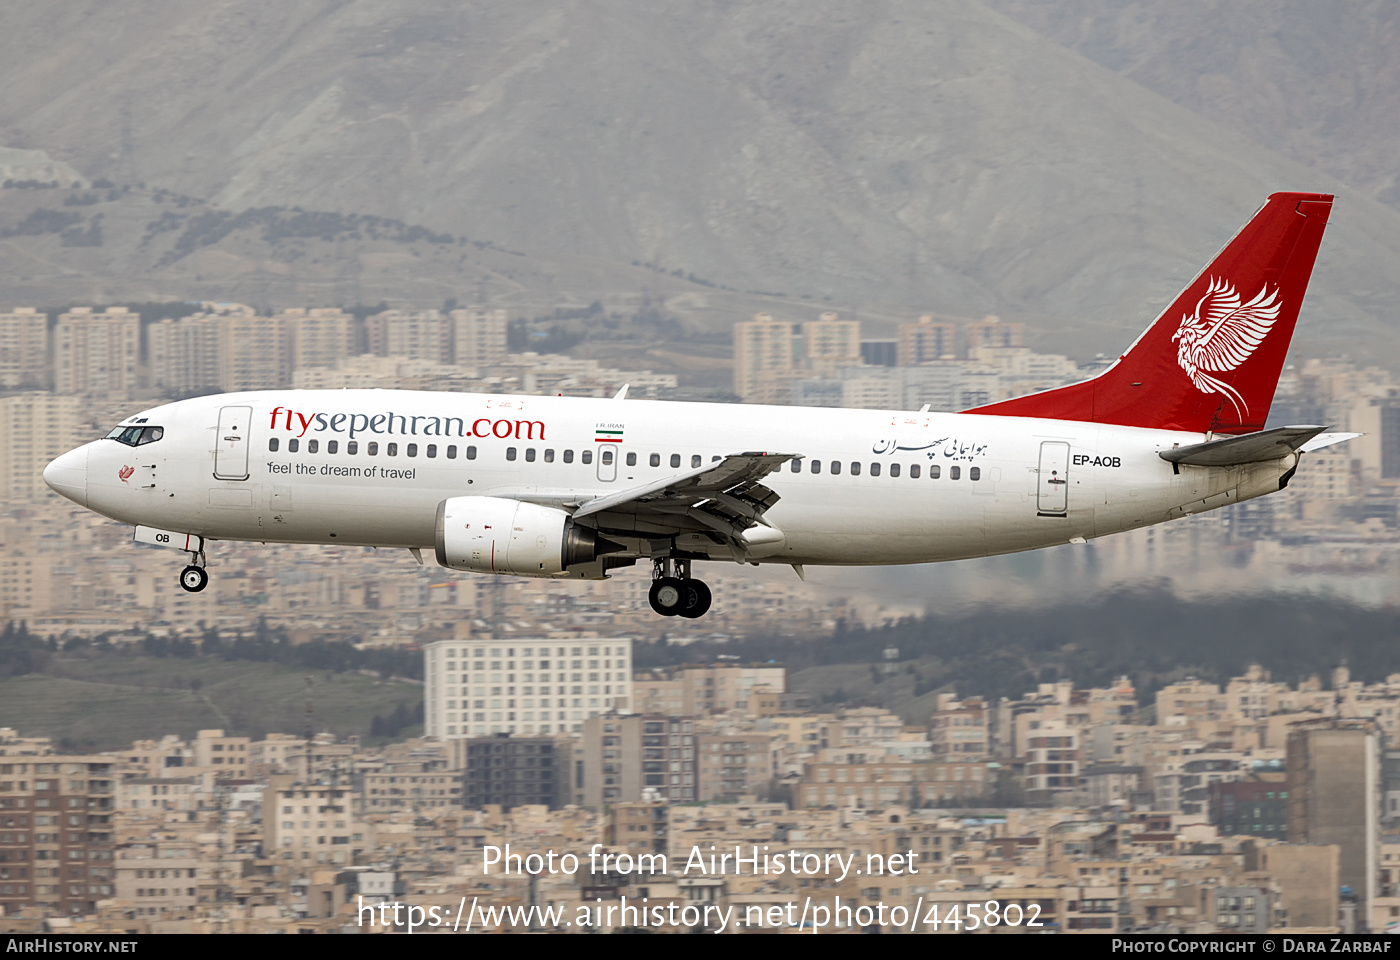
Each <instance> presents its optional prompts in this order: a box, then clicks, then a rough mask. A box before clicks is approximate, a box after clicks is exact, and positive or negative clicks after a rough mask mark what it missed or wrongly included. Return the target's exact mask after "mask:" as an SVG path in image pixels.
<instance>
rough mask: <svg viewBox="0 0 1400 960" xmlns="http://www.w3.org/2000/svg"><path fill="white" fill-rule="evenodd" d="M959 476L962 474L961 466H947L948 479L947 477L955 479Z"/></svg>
mask: <svg viewBox="0 0 1400 960" xmlns="http://www.w3.org/2000/svg"><path fill="white" fill-rule="evenodd" d="M961 476H962V467H949V468H948V479H949V480H956V479H958V478H959V477H961Z"/></svg>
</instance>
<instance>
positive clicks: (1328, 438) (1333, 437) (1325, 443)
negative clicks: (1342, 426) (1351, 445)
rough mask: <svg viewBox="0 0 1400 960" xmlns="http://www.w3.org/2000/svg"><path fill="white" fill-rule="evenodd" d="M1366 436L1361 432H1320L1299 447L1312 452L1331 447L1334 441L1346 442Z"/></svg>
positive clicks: (1305, 451) (1306, 451)
mask: <svg viewBox="0 0 1400 960" xmlns="http://www.w3.org/2000/svg"><path fill="white" fill-rule="evenodd" d="M1360 436H1364V434H1360V433H1319V434H1318V435H1317V436H1315V437H1313V438H1312V439H1311V440H1309V441H1308V442H1307V443H1305V444H1303V445H1302V446H1301V447H1299V448H1298V449H1299V450H1301V451H1303V452H1304V453H1312V452H1313V451H1314V450H1321V449H1322V448H1323V447H1330V446H1332V444H1334V443H1346V442H1347V441H1348V440H1355V439H1356V438H1357V437H1360Z"/></svg>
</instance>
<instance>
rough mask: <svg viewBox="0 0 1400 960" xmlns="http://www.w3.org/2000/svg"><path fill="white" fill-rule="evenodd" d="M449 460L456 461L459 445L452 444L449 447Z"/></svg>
mask: <svg viewBox="0 0 1400 960" xmlns="http://www.w3.org/2000/svg"><path fill="white" fill-rule="evenodd" d="M447 459H449V460H456V459H457V444H455V443H450V444H448V445H447Z"/></svg>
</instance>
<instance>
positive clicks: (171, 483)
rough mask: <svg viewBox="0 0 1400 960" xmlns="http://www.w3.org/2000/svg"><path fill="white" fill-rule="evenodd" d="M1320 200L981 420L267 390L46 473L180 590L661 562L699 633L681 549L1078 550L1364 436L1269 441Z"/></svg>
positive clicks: (203, 404) (535, 573) (142, 426)
mask: <svg viewBox="0 0 1400 960" xmlns="http://www.w3.org/2000/svg"><path fill="white" fill-rule="evenodd" d="M1331 204H1332V198H1331V197H1330V196H1326V195H1320V194H1302V193H1280V194H1275V195H1274V196H1272V197H1270V198H1269V201H1268V202H1267V203H1266V204H1265V205H1264V207H1263V208H1262V209H1261V210H1260V211H1259V213H1257V214H1256V215H1255V216H1254V218H1253V219H1251V220H1250V222H1249V223H1248V224H1247V225H1246V226H1245V227H1244V229H1243V230H1241V232H1240V233H1239V234H1238V235H1237V236H1236V237H1235V238H1234V239H1233V240H1232V241H1231V242H1230V243H1229V244H1228V245H1226V247H1225V248H1224V249H1223V250H1222V251H1221V252H1220V254H1218V255H1217V256H1216V258H1215V259H1214V260H1213V261H1212V262H1211V263H1210V265H1209V266H1208V267H1207V268H1206V269H1205V270H1204V271H1202V273H1201V274H1200V276H1198V277H1197V278H1196V279H1195V280H1194V281H1193V282H1192V283H1191V284H1190V285H1189V286H1188V287H1187V288H1186V289H1185V290H1184V291H1183V292H1182V293H1181V295H1180V296H1178V297H1177V299H1176V300H1175V301H1174V302H1173V303H1172V305H1171V306H1170V307H1168V308H1167V310H1166V311H1165V312H1164V313H1163V314H1162V315H1161V316H1160V317H1159V318H1158V320H1157V321H1156V322H1155V323H1154V324H1153V325H1152V326H1151V327H1149V328H1148V330H1147V331H1146V332H1145V333H1144V334H1143V335H1142V336H1141V337H1140V338H1139V339H1138V340H1137V342H1136V343H1135V344H1134V345H1133V346H1132V347H1131V348H1130V349H1129V350H1128V351H1127V352H1126V353H1124V354H1123V355H1122V356H1121V357H1120V358H1119V359H1118V361H1117V362H1116V363H1115V364H1114V365H1113V366H1111V367H1110V368H1109V369H1108V370H1106V371H1105V372H1104V373H1102V374H1100V375H1099V376H1097V377H1095V378H1094V379H1092V380H1087V381H1084V382H1083V383H1078V384H1074V385H1071V386H1068V387H1063V388H1060V389H1056V390H1050V391H1046V392H1044V393H1039V394H1034V395H1032V396H1028V397H1021V398H1017V399H1014V400H1008V401H1004V402H1001V403H995V404H992V405H990V406H986V407H981V408H978V409H976V410H973V411H969V412H964V413H959V414H949V413H928V412H924V411H920V412H918V413H909V412H888V411H887V412H877V411H871V410H833V409H814V408H807V407H758V406H736V405H729V404H704V403H654V402H645V401H634V400H627V399H625V398H624V397H623V396H621V395H620V396H619V397H617V398H614V399H610V400H606V399H579V398H563V397H517V396H487V395H480V394H466V395H463V394H448V393H415V392H406V391H391V390H344V391H294V390H274V391H266V392H259V393H238V394H227V395H224V396H216V397H201V398H198V399H193V400H182V401H179V402H176V403H171V404H167V405H165V406H161V407H156V408H154V409H151V410H147V411H145V412H143V413H140V414H137V415H136V416H133V417H129V418H127V419H126V420H124V421H123V422H122V423H121V424H120V425H119V426H117V427H116V428H115V429H114V430H112V432H111V433H110V434H108V435H107V437H106V438H104V439H102V440H98V441H95V442H93V443H89V444H87V445H86V446H83V447H80V448H78V449H77V450H74V451H72V452H71V453H67V454H64V455H63V456H61V457H59V458H58V459H57V460H55V461H53V463H51V464H50V465H49V466H48V468H47V469H46V470H45V471H44V480H45V481H46V482H47V483H48V485H49V486H50V487H52V488H53V489H54V490H55V491H57V492H58V493H60V494H62V495H63V496H65V497H67V498H69V499H70V500H73V501H74V502H76V503H79V504H82V505H83V506H85V507H87V508H89V509H91V510H95V511H97V512H98V513H101V514H103V515H105V516H108V517H111V518H113V519H115V520H119V521H122V522H123V523H128V524H133V525H135V526H136V533H135V538H136V539H137V540H138V541H141V542H144V543H157V544H166V545H170V546H175V547H178V548H180V549H183V550H186V551H188V552H189V554H190V556H191V560H190V565H189V566H187V567H186V568H185V569H184V571H183V572H182V574H181V577H180V582H181V584H182V585H183V586H184V588H185V589H186V590H190V591H199V590H202V589H203V588H204V586H205V585H206V583H207V582H208V576H207V574H206V572H205V549H206V544H207V543H208V542H209V541H217V540H250V541H262V542H278V543H322V544H354V545H368V546H378V547H402V548H406V549H408V550H411V551H413V552H414V554H415V556H417V557H419V559H420V560H421V555H422V554H421V552H422V550H424V549H432V550H434V551H435V553H436V555H437V560H438V562H439V563H440V564H442V565H443V566H445V567H449V568H451V569H454V570H464V571H471V572H474V573H489V574H512V575H516V576H530V577H577V578H590V579H601V578H606V577H607V575H608V571H609V570H611V569H614V568H616V567H621V566H628V565H631V564H633V563H635V562H637V561H638V560H645V561H651V563H652V564H653V571H654V574H653V577H654V582H653V585H652V589H651V594H650V598H651V606H652V608H653V609H654V610H655V611H656V612H657V613H659V614H663V615H666V616H674V615H680V616H683V617H699V616H701V615H703V614H704V613H705V611H706V610H707V609H708V608H709V606H710V591H709V589H708V588H707V587H706V586H705V584H704V582H703V581H701V580H700V579H698V578H696V577H693V576H692V575H691V571H692V568H693V564H694V563H695V561H701V560H725V561H733V562H738V563H753V564H758V563H781V564H790V565H792V566H793V567H794V569H795V570H796V571H797V573H798V575H799V576H800V575H802V573H803V568H804V566H805V565H808V564H830V565H858V564H905V563H927V562H930V561H935V560H955V559H960V558H966V557H983V556H989V555H992V554H1000V553H1010V552H1013V551H1019V550H1032V549H1035V548H1038V547H1047V546H1052V545H1055V544H1062V543H1068V542H1082V541H1084V540H1087V539H1089V538H1091V537H1101V536H1104V535H1106V534H1111V533H1117V532H1119V531H1121V530H1131V529H1133V528H1135V527H1141V526H1146V525H1148V524H1154V523H1161V522H1163V521H1165V520H1171V519H1174V518H1177V517H1182V516H1186V515H1188V514H1194V513H1199V512H1201V511H1204V510H1210V509H1213V508H1215V507H1222V506H1225V505H1227V504H1231V503H1238V502H1239V501H1241V500H1248V499H1250V498H1251V497H1258V496H1261V495H1263V494H1266V493H1272V492H1273V491H1276V490H1279V489H1281V488H1282V487H1283V486H1285V485H1286V484H1287V483H1288V480H1289V479H1290V478H1291V477H1292V476H1293V473H1294V471H1295V470H1296V469H1297V467H1298V461H1299V457H1300V456H1301V455H1302V454H1303V453H1304V452H1306V451H1308V450H1311V449H1317V448H1319V447H1322V446H1326V445H1328V444H1329V443H1335V442H1338V441H1340V440H1343V439H1347V438H1349V437H1351V436H1354V434H1327V433H1324V429H1325V428H1324V427H1320V426H1299V427H1282V428H1277V429H1273V430H1264V429H1263V426H1264V421H1265V419H1266V417H1267V415H1268V412H1269V405H1270V403H1271V401H1272V399H1273V392H1274V388H1275V385H1276V384H1277V381H1278V376H1279V371H1280V370H1281V368H1282V366H1283V362H1284V356H1285V354H1286V353H1287V350H1288V343H1289V340H1290V338H1291V336H1292V333H1293V326H1294V323H1295V322H1296V320H1297V317H1298V309H1299V307H1300V306H1301V304H1302V300H1303V293H1304V290H1305V289H1306V286H1307V282H1308V278H1309V276H1310V274H1311V271H1312V266H1313V261H1314V258H1315V257H1316V254H1317V250H1318V245H1319V243H1320V241H1321V238H1322V233H1323V228H1324V227H1325V226H1326V223H1327V215H1328V212H1329V211H1330V209H1331ZM623 393H624V394H625V389H624V391H623ZM753 451H763V452H753ZM773 451H778V452H773Z"/></svg>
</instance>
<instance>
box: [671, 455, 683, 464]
mask: <svg viewBox="0 0 1400 960" xmlns="http://www.w3.org/2000/svg"><path fill="white" fill-rule="evenodd" d="M680 465H681V455H680V454H679V453H673V454H671V466H672V467H679V466H680Z"/></svg>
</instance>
